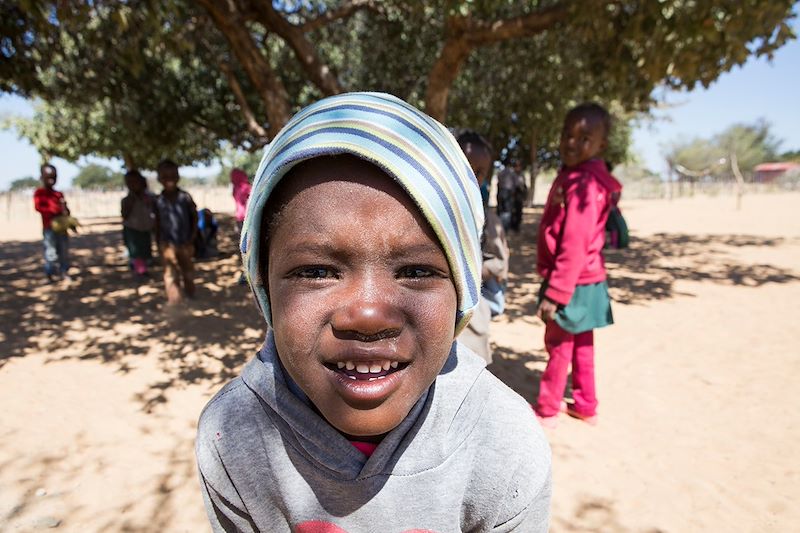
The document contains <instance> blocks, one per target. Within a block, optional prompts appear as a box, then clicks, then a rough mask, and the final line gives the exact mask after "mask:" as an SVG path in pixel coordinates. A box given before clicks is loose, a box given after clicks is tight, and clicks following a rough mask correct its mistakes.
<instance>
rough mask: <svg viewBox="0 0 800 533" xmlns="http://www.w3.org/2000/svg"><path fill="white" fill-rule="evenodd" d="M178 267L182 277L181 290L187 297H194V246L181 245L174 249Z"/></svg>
mask: <svg viewBox="0 0 800 533" xmlns="http://www.w3.org/2000/svg"><path fill="white" fill-rule="evenodd" d="M176 254H177V259H178V266H179V267H180V270H181V276H182V277H183V290H184V291H186V294H187V296H194V261H193V260H192V258H193V257H194V246H193V245H191V244H182V245H180V246H177V247H176Z"/></svg>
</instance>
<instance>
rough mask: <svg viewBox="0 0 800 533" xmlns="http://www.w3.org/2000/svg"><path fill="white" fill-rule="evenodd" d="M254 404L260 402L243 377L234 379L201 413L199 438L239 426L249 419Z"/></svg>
mask: <svg viewBox="0 0 800 533" xmlns="http://www.w3.org/2000/svg"><path fill="white" fill-rule="evenodd" d="M253 403H255V404H257V403H258V401H257V399H256V398H255V396H254V395H253V394H252V392H251V391H250V390H249V389H248V388H247V386H246V385H245V384H244V381H243V380H242V378H241V376H239V377H236V378H234V379H232V380H231V381H229V382H228V383H227V384H225V386H223V387H222V388H221V389H220V390H219V391H218V392H217V393H216V394H215V395H214V396H213V397H212V398H211V400H209V401H208V403H207V404H206V406H205V407H204V408H203V411H202V412H201V413H200V419H199V421H198V430H197V434H198V438H204V437H209V436H213V435H215V434H217V433H218V432H219V431H220V430H222V429H223V428H225V427H230V426H233V427H237V426H239V425H240V424H241V422H242V421H243V420H244V421H246V420H247V418H248V417H249V409H248V407H249V406H250V404H253Z"/></svg>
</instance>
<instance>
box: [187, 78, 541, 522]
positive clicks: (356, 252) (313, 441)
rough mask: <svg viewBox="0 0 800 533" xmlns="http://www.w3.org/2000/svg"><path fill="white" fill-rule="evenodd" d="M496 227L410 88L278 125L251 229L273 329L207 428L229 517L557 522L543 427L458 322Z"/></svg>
mask: <svg viewBox="0 0 800 533" xmlns="http://www.w3.org/2000/svg"><path fill="white" fill-rule="evenodd" d="M482 225H483V208H482V205H481V196H480V191H479V190H478V186H477V183H476V181H475V178H474V175H473V174H472V171H471V170H470V167H469V164H468V163H467V161H466V159H465V158H464V156H463V154H462V152H461V150H460V149H459V146H458V144H457V143H456V142H455V139H453V137H452V135H450V133H449V132H448V131H447V130H446V129H445V128H444V127H443V126H442V125H441V124H439V123H438V122H436V121H434V120H433V119H431V118H430V117H428V116H426V115H424V114H423V113H421V112H419V111H418V110H417V109H415V108H413V107H412V106H410V105H408V104H406V103H404V102H402V101H401V100H398V99H397V98H394V97H392V96H389V95H386V94H380V93H351V94H344V95H339V96H334V97H330V98H326V99H324V100H321V101H320V102H317V103H316V104H313V105H311V106H309V107H307V108H305V109H304V110H302V111H300V112H299V113H298V114H297V115H296V116H295V117H294V118H292V120H291V121H290V122H289V123H288V124H287V125H286V126H285V127H284V129H283V130H282V131H281V132H280V133H279V134H278V135H277V136H276V137H275V139H274V140H273V142H272V143H271V144H270V146H269V148H268V150H267V151H266V153H265V155H264V158H263V160H262V162H261V165H260V167H259V169H258V171H257V173H256V179H255V182H254V185H253V191H252V194H251V197H250V201H249V203H248V208H247V218H246V219H245V223H244V228H243V231H242V240H241V250H242V256H243V259H244V264H245V270H246V272H247V275H248V278H249V281H250V286H251V287H252V290H253V293H254V295H255V300H256V302H257V305H258V307H259V309H260V310H261V312H262V314H263V316H264V318H265V320H266V322H267V324H268V326H269V333H268V334H267V338H266V341H265V343H264V346H263V347H262V349H261V350H260V351H259V353H258V354H257V355H256V357H255V358H254V359H253V360H251V361H250V362H249V363H248V364H247V365H246V366H245V368H244V369H243V371H242V374H241V375H240V376H239V377H238V378H236V379H234V380H233V381H232V382H230V383H229V384H227V385H226V386H225V387H224V388H223V389H222V390H221V391H220V392H219V393H218V394H217V395H216V396H215V397H214V398H213V399H212V400H211V401H210V402H209V404H208V405H207V406H206V408H205V409H204V411H203V413H202V415H201V417H200V422H199V428H198V438H197V443H196V452H197V458H198V466H199V470H200V476H201V483H202V488H203V496H204V498H205V502H206V509H207V511H208V515H209V519H210V521H211V524H212V527H213V528H214V530H215V531H304V532H311V531H319V532H321V531H326V532H327V531H349V532H351V533H353V532H357V531H397V532H400V531H412V530H413V531H420V530H425V531H454V530H461V531H497V530H502V531H511V530H513V529H519V530H520V531H546V529H547V522H548V515H549V501H550V451H549V448H548V446H547V443H546V441H545V440H544V437H543V435H542V432H541V430H540V428H539V427H538V424H537V423H536V421H535V419H534V417H533V414H532V413H531V410H530V408H529V407H528V405H527V404H526V403H525V402H524V400H522V398H520V397H519V396H518V395H516V394H515V393H514V392H513V391H511V390H510V389H508V388H507V387H506V386H505V385H503V384H502V383H501V382H500V381H498V380H497V379H496V378H495V377H494V376H492V374H491V373H489V372H488V371H487V370H486V369H485V364H484V362H483V360H482V359H480V358H479V357H478V356H476V355H475V354H474V353H472V352H471V351H469V350H468V349H465V348H464V347H461V346H460V345H459V344H458V343H457V342H455V340H454V339H455V337H456V335H458V333H459V332H460V331H461V329H462V328H463V327H464V326H465V325H466V324H467V322H468V321H469V319H470V316H471V314H472V311H473V309H474V308H475V306H476V305H477V302H478V298H479V291H480V275H481V271H480V269H481V249H480V234H481V229H482ZM496 528H500V529H496Z"/></svg>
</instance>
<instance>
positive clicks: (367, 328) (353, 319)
mask: <svg viewBox="0 0 800 533" xmlns="http://www.w3.org/2000/svg"><path fill="white" fill-rule="evenodd" d="M385 285H386V284H381V283H370V282H366V283H358V284H355V283H354V284H351V285H350V286H349V287H348V288H347V290H346V291H343V294H340V295H339V296H340V299H339V305H338V307H337V308H336V310H335V311H334V313H333V315H332V316H331V326H332V327H333V330H334V334H336V335H337V336H338V337H342V338H347V339H355V340H360V341H362V342H371V341H377V340H381V339H385V338H391V337H396V336H398V335H399V334H400V331H401V330H402V328H403V313H402V312H401V311H400V309H399V307H398V305H397V304H396V302H395V298H394V296H393V291H392V289H391V287H387V286H385Z"/></svg>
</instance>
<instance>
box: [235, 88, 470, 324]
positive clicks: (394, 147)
mask: <svg viewBox="0 0 800 533" xmlns="http://www.w3.org/2000/svg"><path fill="white" fill-rule="evenodd" d="M337 154H351V155H354V156H356V157H359V158H361V159H363V160H365V161H369V162H370V163H373V164H375V165H376V166H378V167H379V168H381V169H382V170H383V171H384V172H386V173H387V174H388V175H389V176H391V177H392V178H394V179H395V180H396V181H397V182H398V183H399V184H400V185H401V186H402V187H403V189H404V190H405V191H406V192H407V193H408V195H409V196H410V197H411V198H412V200H413V201H414V203H415V204H416V205H417V206H418V207H419V209H420V212H421V213H422V215H423V216H424V217H425V219H426V220H427V221H428V224H430V226H431V228H433V231H434V233H435V234H436V236H437V237H438V239H439V242H440V243H441V245H442V248H443V249H444V252H445V255H446V257H447V261H448V264H449V266H450V271H451V275H452V278H453V283H454V284H455V287H456V294H457V296H458V311H457V314H456V334H458V333H459V332H460V331H461V330H462V329H463V328H464V326H466V324H467V322H469V319H470V317H471V316H472V311H473V309H474V308H475V307H476V306H477V305H478V301H479V300H478V298H479V296H480V284H481V243H480V235H481V232H482V230H483V207H482V204H481V194H480V191H479V189H478V184H477V181H476V180H475V176H474V174H473V173H472V169H471V168H470V165H469V163H468V162H467V159H466V158H465V157H464V154H463V153H462V151H461V149H460V148H459V146H458V143H457V142H456V140H455V139H454V138H453V136H452V135H451V134H450V132H448V131H447V129H446V128H445V127H444V126H442V125H441V124H440V123H438V122H436V121H435V120H433V119H432V118H430V117H429V116H427V115H425V114H424V113H422V112H420V111H419V110H417V109H416V108H414V107H412V106H411V105H409V104H407V103H405V102H403V101H402V100H400V99H398V98H396V97H394V96H391V95H388V94H383V93H348V94H341V95H337V96H331V97H329V98H325V99H323V100H320V101H318V102H316V103H314V104H312V105H310V106H308V107H306V108H305V109H303V110H301V111H300V112H299V113H297V115H295V116H294V117H293V118H292V119H291V120H290V121H289V123H288V124H286V126H285V127H284V128H283V129H282V130H281V131H280V132H279V133H278V135H276V136H275V138H274V139H273V141H272V142H271V143H270V145H269V147H268V148H267V150H266V152H265V153H264V157H263V158H262V160H261V164H260V165H259V167H258V171H256V175H255V181H254V183H253V191H252V193H251V195H250V201H249V203H248V206H247V217H246V218H245V221H244V226H243V229H242V240H241V251H242V258H243V261H244V267H245V271H246V272H247V275H248V280H249V282H250V287H251V288H252V290H253V293H254V294H255V297H256V302H257V304H258V307H259V309H260V310H261V313H262V314H263V315H264V318H265V319H266V321H267V324H270V323H271V317H270V306H269V298H268V296H267V291H266V287H265V285H266V280H264V279H262V277H261V272H260V271H259V270H260V269H259V264H258V263H259V249H260V247H261V246H262V245H263V244H264V241H265V239H264V237H265V236H264V235H261V218H262V216H263V214H264V207H265V206H266V204H267V200H268V198H269V197H270V194H271V193H272V191H273V190H274V189H275V186H276V185H277V184H278V182H279V181H280V180H281V179H282V178H283V177H284V176H285V175H286V173H287V172H288V171H289V169H291V168H292V167H293V166H295V165H297V164H298V163H300V162H301V161H305V160H307V159H312V158H314V157H320V156H330V155H337Z"/></svg>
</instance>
